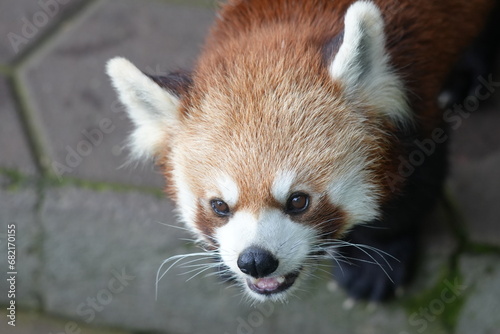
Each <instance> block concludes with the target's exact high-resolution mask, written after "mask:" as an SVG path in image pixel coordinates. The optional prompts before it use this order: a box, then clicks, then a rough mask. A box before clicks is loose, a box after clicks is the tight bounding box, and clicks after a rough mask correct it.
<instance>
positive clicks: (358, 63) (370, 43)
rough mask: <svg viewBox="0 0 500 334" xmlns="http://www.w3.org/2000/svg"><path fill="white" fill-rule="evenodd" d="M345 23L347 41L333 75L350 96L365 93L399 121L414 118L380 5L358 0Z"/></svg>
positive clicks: (367, 100) (347, 14)
mask: <svg viewBox="0 0 500 334" xmlns="http://www.w3.org/2000/svg"><path fill="white" fill-rule="evenodd" d="M344 24H345V27H344V38H343V42H342V45H341V46H340V48H339V51H338V53H337V55H336V56H335V59H334V60H333V61H332V63H331V64H330V67H329V71H330V75H331V76H332V77H333V79H335V80H338V81H340V82H341V83H342V84H343V86H344V89H345V92H346V95H347V98H352V99H359V98H360V96H363V97H364V98H365V99H366V102H365V103H367V104H369V105H372V106H374V107H375V108H377V109H378V110H379V112H381V113H383V114H386V115H387V116H388V117H390V118H391V119H392V120H393V121H395V122H396V123H400V124H401V123H403V124H405V123H408V122H410V121H411V119H412V117H411V111H410V108H409V106H408V103H407V100H406V94H405V91H404V89H403V84H402V82H401V80H400V79H399V77H398V76H397V75H396V74H395V73H394V71H393V69H392V68H391V66H390V65H389V55H388V54H387V51H386V49H385V34H384V20H383V18H382V14H381V13H380V10H379V8H378V7H377V6H376V5H375V4H373V3H372V2H369V1H357V2H355V3H354V4H352V5H351V6H350V7H349V9H348V10H347V13H346V15H345V19H344Z"/></svg>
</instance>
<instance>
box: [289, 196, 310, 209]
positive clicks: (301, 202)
mask: <svg viewBox="0 0 500 334" xmlns="http://www.w3.org/2000/svg"><path fill="white" fill-rule="evenodd" d="M308 207H309V196H308V195H307V194H304V193H293V194H292V195H291V196H290V197H289V198H288V201H287V203H286V212H287V213H289V214H298V213H302V212H304V211H305V210H307V208H308Z"/></svg>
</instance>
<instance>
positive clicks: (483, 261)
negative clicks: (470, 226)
mask: <svg viewBox="0 0 500 334" xmlns="http://www.w3.org/2000/svg"><path fill="white" fill-rule="evenodd" d="M499 263H500V256H499V255H477V256H473V255H464V256H462V258H461V259H460V272H461V274H462V275H463V277H464V286H465V292H466V300H465V303H464V305H463V307H462V309H461V312H460V314H459V316H458V324H457V328H456V333H457V334H468V333H476V334H497V333H499V328H500V317H499V316H498V309H499V307H500V302H499V300H498V296H499V295H500V267H499V266H498V264H499Z"/></svg>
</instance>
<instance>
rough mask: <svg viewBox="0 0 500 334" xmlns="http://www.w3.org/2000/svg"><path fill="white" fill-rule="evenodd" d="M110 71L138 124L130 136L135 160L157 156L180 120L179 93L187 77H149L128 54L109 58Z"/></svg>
mask: <svg viewBox="0 0 500 334" xmlns="http://www.w3.org/2000/svg"><path fill="white" fill-rule="evenodd" d="M106 69H107V73H108V75H109V76H110V78H111V81H112V83H113V86H114V88H115V90H116V91H117V93H118V96H119V98H120V101H121V102H122V103H123V104H124V105H125V107H126V110H127V113H128V116H129V118H130V120H131V121H132V123H133V124H134V130H133V132H132V133H131V134H130V137H129V141H128V144H129V148H130V150H131V156H132V158H133V159H135V160H143V159H147V158H153V157H155V156H156V155H157V154H158V153H159V152H160V150H161V145H162V144H163V145H164V144H165V141H166V140H165V139H166V138H167V137H168V136H169V135H170V134H171V133H172V132H173V131H174V130H175V128H176V127H177V126H178V122H179V96H180V95H181V94H182V93H183V92H184V89H187V88H185V87H187V86H186V82H187V81H186V80H187V79H186V77H185V76H181V75H178V74H174V75H172V76H171V77H170V78H169V77H149V76H148V75H146V74H144V73H142V72H141V71H140V70H139V69H138V68H137V67H135V66H134V65H133V64H132V63H130V62H129V61H128V60H126V59H124V58H120V57H117V58H113V59H111V60H109V61H108V63H107V66H106Z"/></svg>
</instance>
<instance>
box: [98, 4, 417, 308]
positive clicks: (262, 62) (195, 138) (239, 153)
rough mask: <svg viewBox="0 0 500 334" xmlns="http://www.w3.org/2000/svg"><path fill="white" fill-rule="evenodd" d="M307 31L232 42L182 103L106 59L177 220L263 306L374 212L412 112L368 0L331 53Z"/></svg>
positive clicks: (217, 52)
mask: <svg viewBox="0 0 500 334" xmlns="http://www.w3.org/2000/svg"><path fill="white" fill-rule="evenodd" d="M339 34H340V33H339ZM309 38H310V36H308V35H307V34H296V33H293V34H290V32H289V31H288V32H287V31H286V30H285V31H281V30H279V29H277V30H272V29H271V30H269V31H267V30H265V29H264V28H263V31H259V32H257V33H255V34H253V35H252V34H249V35H248V36H245V37H244V38H243V39H240V38H236V39H232V38H228V39H227V40H225V41H223V42H221V43H220V45H219V46H212V47H211V48H207V50H206V51H205V53H204V54H202V56H201V57H200V61H199V63H198V66H197V69H196V71H195V74H194V76H193V78H192V80H193V83H192V84H191V85H190V87H189V89H186V90H185V91H183V94H180V95H181V96H180V97H179V96H178V95H179V94H176V93H175V92H173V91H172V90H169V89H168V87H166V88H167V89H165V86H162V85H158V84H157V83H158V82H156V81H153V80H151V79H150V78H148V77H147V76H145V75H143V74H142V73H141V72H140V71H138V70H137V69H136V68H135V67H133V65H131V64H130V63H128V62H127V61H125V60H124V59H114V60H112V61H111V62H110V63H109V65H108V73H109V74H110V76H111V77H112V79H113V84H114V85H115V87H116V88H117V90H118V92H119V94H120V98H121V99H122V101H123V102H124V104H126V105H127V107H128V109H129V114H130V118H131V119H132V121H133V122H134V124H135V126H136V131H135V132H134V133H133V134H132V138H131V143H130V145H131V149H132V152H133V155H134V156H135V157H138V158H143V157H150V156H155V157H156V158H157V159H158V161H159V162H160V163H161V164H162V165H163V166H165V169H166V175H167V178H168V183H169V192H170V193H171V194H172V195H173V198H174V199H175V201H176V203H177V206H178V211H179V213H180V217H181V219H182V221H183V222H184V223H185V224H186V225H187V226H188V227H189V228H190V229H191V230H192V231H193V232H194V233H195V234H196V235H197V237H198V239H200V240H202V241H204V242H205V243H206V244H208V245H209V247H210V248H211V249H212V250H213V252H214V254H217V255H218V256H219V257H220V259H221V261H222V264H223V266H224V267H226V268H228V269H227V270H228V272H229V273H230V274H231V275H232V276H233V277H234V278H235V279H236V280H237V281H238V282H240V283H241V285H242V286H244V289H245V291H247V292H248V294H249V295H250V296H252V297H255V298H257V299H260V300H264V299H266V298H270V299H273V300H280V299H284V298H285V297H286V296H287V295H288V294H290V293H291V292H293V290H294V289H296V288H297V286H298V285H299V284H300V281H302V280H304V279H305V278H306V277H307V276H308V275H309V273H310V270H311V268H312V264H313V262H314V261H313V260H314V259H317V258H318V256H321V255H323V254H330V255H331V252H334V248H335V246H338V245H339V241H338V238H339V237H341V236H342V234H343V233H344V232H345V231H346V230H347V229H349V228H350V227H351V226H353V225H355V224H359V223H362V222H367V221H370V220H373V219H375V218H377V216H378V214H379V208H380V205H381V203H382V202H383V200H384V198H385V197H386V196H387V185H386V182H385V179H384V176H385V171H386V170H387V168H388V166H390V161H389V160H390V156H391V154H392V151H393V150H394V147H393V146H392V142H391V139H390V137H389V136H388V135H387V134H386V133H387V131H386V130H387V128H388V126H396V125H397V124H400V123H404V122H405V121H407V120H408V119H407V118H408V110H407V106H406V102H405V97H404V92H403V90H402V88H401V85H400V82H399V79H398V77H397V76H395V75H394V74H393V72H392V69H391V68H390V66H389V64H388V56H387V55H386V54H385V49H384V34H383V21H382V17H381V15H380V13H379V11H378V9H377V8H376V7H375V6H374V5H373V4H371V3H368V2H358V3H355V4H354V5H352V6H351V8H350V9H349V11H348V12H347V14H346V17H345V27H344V32H343V33H342V38H341V39H340V40H341V41H342V44H341V45H340V47H339V48H338V51H337V52H336V54H335V55H332V56H331V57H329V58H328V59H330V58H331V59H333V60H329V61H328V62H325V57H324V55H323V54H322V50H323V45H320V44H318V43H319V42H318V41H316V42H311V41H310V40H309ZM151 109H153V110H151Z"/></svg>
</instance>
